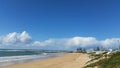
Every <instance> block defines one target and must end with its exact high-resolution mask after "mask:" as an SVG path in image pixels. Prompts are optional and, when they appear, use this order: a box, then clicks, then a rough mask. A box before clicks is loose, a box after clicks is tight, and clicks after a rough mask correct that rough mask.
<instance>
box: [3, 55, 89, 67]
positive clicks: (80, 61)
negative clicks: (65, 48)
mask: <svg viewBox="0 0 120 68" xmlns="http://www.w3.org/2000/svg"><path fill="white" fill-rule="evenodd" d="M89 60H90V58H89V55H87V54H82V53H67V54H64V55H63V56H59V57H54V58H48V59H44V60H37V61H31V62H26V63H20V64H15V65H10V66H6V67H3V68H82V67H83V66H85V64H86V63H87V62H88V61H89Z"/></svg>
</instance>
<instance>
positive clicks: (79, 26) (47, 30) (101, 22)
mask: <svg viewBox="0 0 120 68" xmlns="http://www.w3.org/2000/svg"><path fill="white" fill-rule="evenodd" d="M119 3H120V1H119V0H0V35H1V36H4V35H7V34H9V33H11V32H17V33H22V32H23V31H26V32H27V33H29V35H30V36H31V37H32V39H33V40H38V41H44V40H46V39H49V38H54V39H59V38H71V37H76V36H77V37H78V36H80V37H95V38H96V39H98V40H104V39H106V38H119V37H120V30H119V29H120V26H119V25H120V19H119V18H120V4H119Z"/></svg>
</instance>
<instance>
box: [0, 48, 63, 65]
mask: <svg viewBox="0 0 120 68" xmlns="http://www.w3.org/2000/svg"><path fill="white" fill-rule="evenodd" d="M60 55H62V53H46V51H37V50H0V67H2V66H7V65H13V64H18V63H24V62H29V61H34V60H38V59H39V60H41V59H46V58H51V57H57V56H60Z"/></svg>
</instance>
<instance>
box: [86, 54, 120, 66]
mask: <svg viewBox="0 0 120 68" xmlns="http://www.w3.org/2000/svg"><path fill="white" fill-rule="evenodd" d="M99 57H101V55H99V56H98V58H99ZM89 67H91V68H94V67H97V68H120V52H116V53H113V54H111V55H109V56H107V57H104V59H101V60H99V61H98V62H95V63H91V64H89V65H87V66H86V67H85V68H89Z"/></svg>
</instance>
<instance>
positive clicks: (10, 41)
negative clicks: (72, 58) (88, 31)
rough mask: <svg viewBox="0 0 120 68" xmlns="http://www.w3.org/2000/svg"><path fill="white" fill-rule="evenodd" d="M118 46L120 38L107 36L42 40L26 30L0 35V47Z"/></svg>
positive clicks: (70, 47) (65, 47)
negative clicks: (103, 37) (102, 37)
mask: <svg viewBox="0 0 120 68" xmlns="http://www.w3.org/2000/svg"><path fill="white" fill-rule="evenodd" d="M97 46H99V47H104V48H118V47H120V38H110V39H109V38H107V39H104V40H97V39H96V38H95V37H80V36H76V37H72V38H59V39H53V38H51V39H47V40H44V41H36V40H33V39H32V37H31V36H30V35H29V33H27V32H26V31H23V32H22V33H17V32H13V33H9V34H7V35H5V36H0V48H13V49H14V48H17V49H20V48H21V49H23V48H24V49H28V48H31V49H32V48H37V49H42V48H44V49H45V48H46V49H64V50H65V49H72V48H76V47H84V48H94V47H97Z"/></svg>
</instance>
